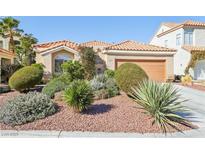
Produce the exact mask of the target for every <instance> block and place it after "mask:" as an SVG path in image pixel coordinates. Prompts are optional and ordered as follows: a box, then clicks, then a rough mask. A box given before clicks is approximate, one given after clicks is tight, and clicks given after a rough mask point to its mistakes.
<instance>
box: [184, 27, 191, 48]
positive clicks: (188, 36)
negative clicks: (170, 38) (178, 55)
mask: <svg viewBox="0 0 205 154" xmlns="http://www.w3.org/2000/svg"><path fill="white" fill-rule="evenodd" d="M184 44H185V45H192V44H193V30H185V31H184Z"/></svg>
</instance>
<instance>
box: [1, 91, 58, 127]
mask: <svg viewBox="0 0 205 154" xmlns="http://www.w3.org/2000/svg"><path fill="white" fill-rule="evenodd" d="M56 112H57V107H56V105H55V104H54V102H53V101H52V100H51V99H50V98H49V97H47V96H46V95H44V94H42V93H37V92H29V93H27V94H22V95H19V96H16V97H14V98H12V99H10V100H8V101H6V102H5V103H4V105H3V106H2V107H1V108H0V122H2V123H5V124H8V125H12V126H15V125H21V124H25V123H28V122H32V121H35V120H37V119H42V118H45V117H47V116H49V115H52V114H54V113H56Z"/></svg>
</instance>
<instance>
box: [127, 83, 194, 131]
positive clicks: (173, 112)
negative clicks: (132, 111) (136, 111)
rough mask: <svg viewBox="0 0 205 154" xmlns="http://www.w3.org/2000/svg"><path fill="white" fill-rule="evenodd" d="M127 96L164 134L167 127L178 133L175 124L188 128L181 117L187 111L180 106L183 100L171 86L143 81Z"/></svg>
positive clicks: (187, 124) (185, 121) (186, 122)
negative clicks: (152, 119) (149, 116)
mask: <svg viewBox="0 0 205 154" xmlns="http://www.w3.org/2000/svg"><path fill="white" fill-rule="evenodd" d="M129 95H130V96H131V98H133V99H134V101H135V102H136V103H138V104H139V105H141V106H142V107H143V109H144V110H145V111H146V112H147V113H148V114H149V115H151V116H152V117H153V118H154V121H153V124H154V123H157V125H158V126H159V127H160V128H161V129H162V131H163V132H164V133H166V132H167V129H168V126H171V127H173V128H175V129H176V130H178V131H180V130H179V129H178V128H177V127H176V125H175V123H180V124H183V125H186V126H190V124H189V123H188V121H187V120H186V119H184V118H183V117H182V116H181V115H185V113H183V112H186V111H187V109H186V108H185V107H183V106H182V103H183V102H184V100H182V99H181V97H180V95H179V94H178V90H177V89H175V88H173V86H172V85H171V84H162V83H156V82H154V81H149V80H144V81H143V82H141V83H140V84H139V85H138V87H133V88H132V91H131V93H130V94H129ZM190 127H191V126H190Z"/></svg>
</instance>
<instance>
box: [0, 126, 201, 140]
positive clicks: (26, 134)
mask: <svg viewBox="0 0 205 154" xmlns="http://www.w3.org/2000/svg"><path fill="white" fill-rule="evenodd" d="M65 137H66V138H69V137H71V138H73V137H77V138H83V137H90V138H93V137H95V138H96V137H99V138H111V137H112V138H113V137H114V138H119V137H121V138H194V137H195V138H203V137H205V128H200V129H196V130H190V131H185V132H184V134H183V133H179V132H177V133H172V134H167V136H165V135H164V134H161V133H146V134H140V133H106V132H66V131H13V130H1V131H0V138H65Z"/></svg>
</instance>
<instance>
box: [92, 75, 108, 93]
mask: <svg viewBox="0 0 205 154" xmlns="http://www.w3.org/2000/svg"><path fill="white" fill-rule="evenodd" d="M106 81H107V77H106V76H105V75H104V74H99V75H96V76H95V77H94V78H93V79H92V80H91V81H90V84H91V87H92V89H93V91H96V90H100V89H103V88H105V83H106Z"/></svg>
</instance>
